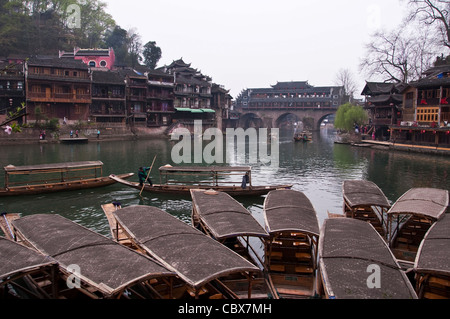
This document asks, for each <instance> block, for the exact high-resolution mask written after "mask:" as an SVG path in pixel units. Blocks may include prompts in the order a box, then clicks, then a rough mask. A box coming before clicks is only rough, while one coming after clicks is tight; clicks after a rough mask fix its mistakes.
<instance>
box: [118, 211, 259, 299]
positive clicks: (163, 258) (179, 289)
mask: <svg viewBox="0 0 450 319" xmlns="http://www.w3.org/2000/svg"><path fill="white" fill-rule="evenodd" d="M113 215H114V217H115V218H116V220H117V223H118V224H119V227H121V228H122V229H123V231H124V233H125V234H127V235H128V237H129V239H130V240H131V241H132V242H133V243H134V244H135V245H136V246H138V247H139V248H140V249H142V250H143V251H145V253H146V254H147V255H149V256H151V257H152V258H154V259H156V260H157V261H159V262H160V263H161V264H163V265H164V266H165V267H167V268H168V269H170V270H172V271H174V272H175V273H176V274H177V275H178V278H179V279H180V280H181V283H179V282H176V283H175V284H174V289H173V292H174V298H176V299H251V298H252V293H253V274H258V273H260V272H261V270H260V269H259V268H258V267H256V266H255V265H253V264H252V263H250V262H249V261H247V260H246V259H245V258H243V257H242V256H240V255H238V254H237V253H235V252H233V251H232V250H230V249H228V248H227V247H225V246H223V245H221V244H220V243H219V242H217V241H215V240H214V239H212V238H210V237H208V236H206V235H205V234H204V233H202V232H200V231H199V230H197V229H195V228H193V227H191V226H189V225H187V224H186V223H184V222H183V221H181V220H179V219H177V218H176V217H174V216H172V215H170V214H169V213H167V212H165V211H163V210H161V209H159V208H156V207H150V206H130V207H126V208H122V209H119V210H117V211H115V212H114V213H113Z"/></svg>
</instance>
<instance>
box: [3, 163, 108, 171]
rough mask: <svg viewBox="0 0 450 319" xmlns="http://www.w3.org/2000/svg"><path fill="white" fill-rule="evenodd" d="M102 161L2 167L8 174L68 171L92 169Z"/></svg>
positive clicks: (100, 165) (101, 164) (99, 165)
mask: <svg viewBox="0 0 450 319" xmlns="http://www.w3.org/2000/svg"><path fill="white" fill-rule="evenodd" d="M102 166H103V163H102V162H100V161H88V162H72V163H55V164H40V165H28V166H14V165H8V166H6V167H4V170H5V172H6V173H8V174H14V173H15V174H28V173H31V172H33V173H46V172H55V171H61V172H64V171H69V170H73V169H80V168H85V169H94V168H99V167H102Z"/></svg>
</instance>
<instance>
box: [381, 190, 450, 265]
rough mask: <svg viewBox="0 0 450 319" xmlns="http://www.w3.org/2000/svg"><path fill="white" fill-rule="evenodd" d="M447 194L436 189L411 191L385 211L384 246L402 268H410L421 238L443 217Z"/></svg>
mask: <svg viewBox="0 0 450 319" xmlns="http://www.w3.org/2000/svg"><path fill="white" fill-rule="evenodd" d="M448 204H449V192H448V191H447V190H443V189H436V188H413V189H410V190H409V191H407V192H406V193H405V194H403V195H402V196H401V197H400V198H399V199H398V200H397V202H395V203H394V205H392V207H391V209H390V210H389V211H388V213H387V215H388V243H389V246H390V248H391V249H392V251H393V253H394V255H395V256H396V257H397V259H399V260H400V261H401V263H402V264H403V265H405V267H409V266H412V265H413V263H414V261H415V259H416V254H417V251H418V249H419V246H420V244H421V243H422V240H423V239H424V237H425V234H426V233H427V232H428V230H429V229H430V227H431V226H432V225H433V224H434V223H435V222H436V221H438V220H439V219H441V217H443V216H444V214H445V212H446V211H447V208H448Z"/></svg>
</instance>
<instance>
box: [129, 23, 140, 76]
mask: <svg viewBox="0 0 450 319" xmlns="http://www.w3.org/2000/svg"><path fill="white" fill-rule="evenodd" d="M127 34H128V35H127V40H128V41H127V47H128V60H129V61H128V64H129V65H130V66H132V67H133V68H134V67H135V66H136V65H139V62H141V61H142V56H141V53H142V40H141V36H140V35H139V33H138V32H137V30H136V29H134V28H132V29H130V30H128V32H127Z"/></svg>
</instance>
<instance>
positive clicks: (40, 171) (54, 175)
mask: <svg viewBox="0 0 450 319" xmlns="http://www.w3.org/2000/svg"><path fill="white" fill-rule="evenodd" d="M102 170H103V163H102V162H100V161H87V162H68V163H56V164H41V165H29V166H13V165H8V166H6V167H5V168H4V171H5V187H4V188H0V197H2V196H18V195H36V194H45V193H54V192H62V191H71V190H80V189H89V188H97V187H104V186H108V185H112V184H115V183H116V181H115V180H114V179H111V178H110V177H108V176H106V177H102ZM133 175H134V173H128V174H123V175H119V177H120V178H121V179H123V180H126V179H128V178H130V177H131V176H133ZM13 179H14V180H13Z"/></svg>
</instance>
